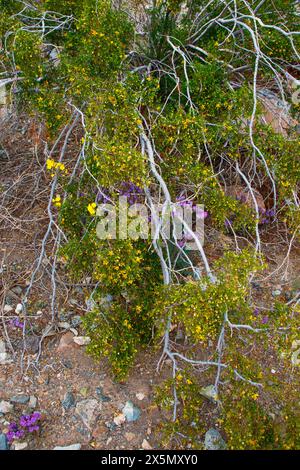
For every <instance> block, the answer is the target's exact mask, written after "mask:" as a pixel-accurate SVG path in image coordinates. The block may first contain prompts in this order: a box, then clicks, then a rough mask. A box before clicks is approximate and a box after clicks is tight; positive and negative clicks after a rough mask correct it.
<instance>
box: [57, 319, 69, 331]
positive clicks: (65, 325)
mask: <svg viewBox="0 0 300 470" xmlns="http://www.w3.org/2000/svg"><path fill="white" fill-rule="evenodd" d="M58 327H59V328H63V329H64V330H69V329H70V328H71V325H70V323H68V322H67V321H60V322H59V323H58Z"/></svg>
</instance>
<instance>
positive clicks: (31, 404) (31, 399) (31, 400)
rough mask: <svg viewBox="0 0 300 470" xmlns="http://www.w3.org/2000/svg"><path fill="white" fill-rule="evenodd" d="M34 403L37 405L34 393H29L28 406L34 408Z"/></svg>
mask: <svg viewBox="0 0 300 470" xmlns="http://www.w3.org/2000/svg"><path fill="white" fill-rule="evenodd" d="M36 405H37V398H36V397H35V396H34V395H31V396H30V399H29V403H28V406H29V408H33V409H34V408H36Z"/></svg>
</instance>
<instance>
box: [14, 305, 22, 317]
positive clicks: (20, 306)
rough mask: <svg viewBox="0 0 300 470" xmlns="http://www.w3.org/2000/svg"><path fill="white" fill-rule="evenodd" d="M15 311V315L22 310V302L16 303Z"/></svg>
mask: <svg viewBox="0 0 300 470" xmlns="http://www.w3.org/2000/svg"><path fill="white" fill-rule="evenodd" d="M15 312H16V314H17V315H19V314H20V313H22V312H23V305H22V304H18V305H17V306H16V309H15Z"/></svg>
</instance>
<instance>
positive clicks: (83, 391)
mask: <svg viewBox="0 0 300 470" xmlns="http://www.w3.org/2000/svg"><path fill="white" fill-rule="evenodd" d="M79 393H80V395H81V396H82V397H83V398H86V397H87V396H88V394H89V389H88V388H87V387H82V388H81V389H80V391H79Z"/></svg>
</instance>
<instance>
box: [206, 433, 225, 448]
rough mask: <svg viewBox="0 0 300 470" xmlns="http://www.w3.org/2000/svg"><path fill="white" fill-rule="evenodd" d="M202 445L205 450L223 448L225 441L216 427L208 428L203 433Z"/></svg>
mask: <svg viewBox="0 0 300 470" xmlns="http://www.w3.org/2000/svg"><path fill="white" fill-rule="evenodd" d="M204 447H205V449H206V450H224V449H226V443H225V441H224V439H223V438H222V436H221V434H220V433H219V431H217V429H209V430H208V431H207V433H206V434H205V439H204Z"/></svg>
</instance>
